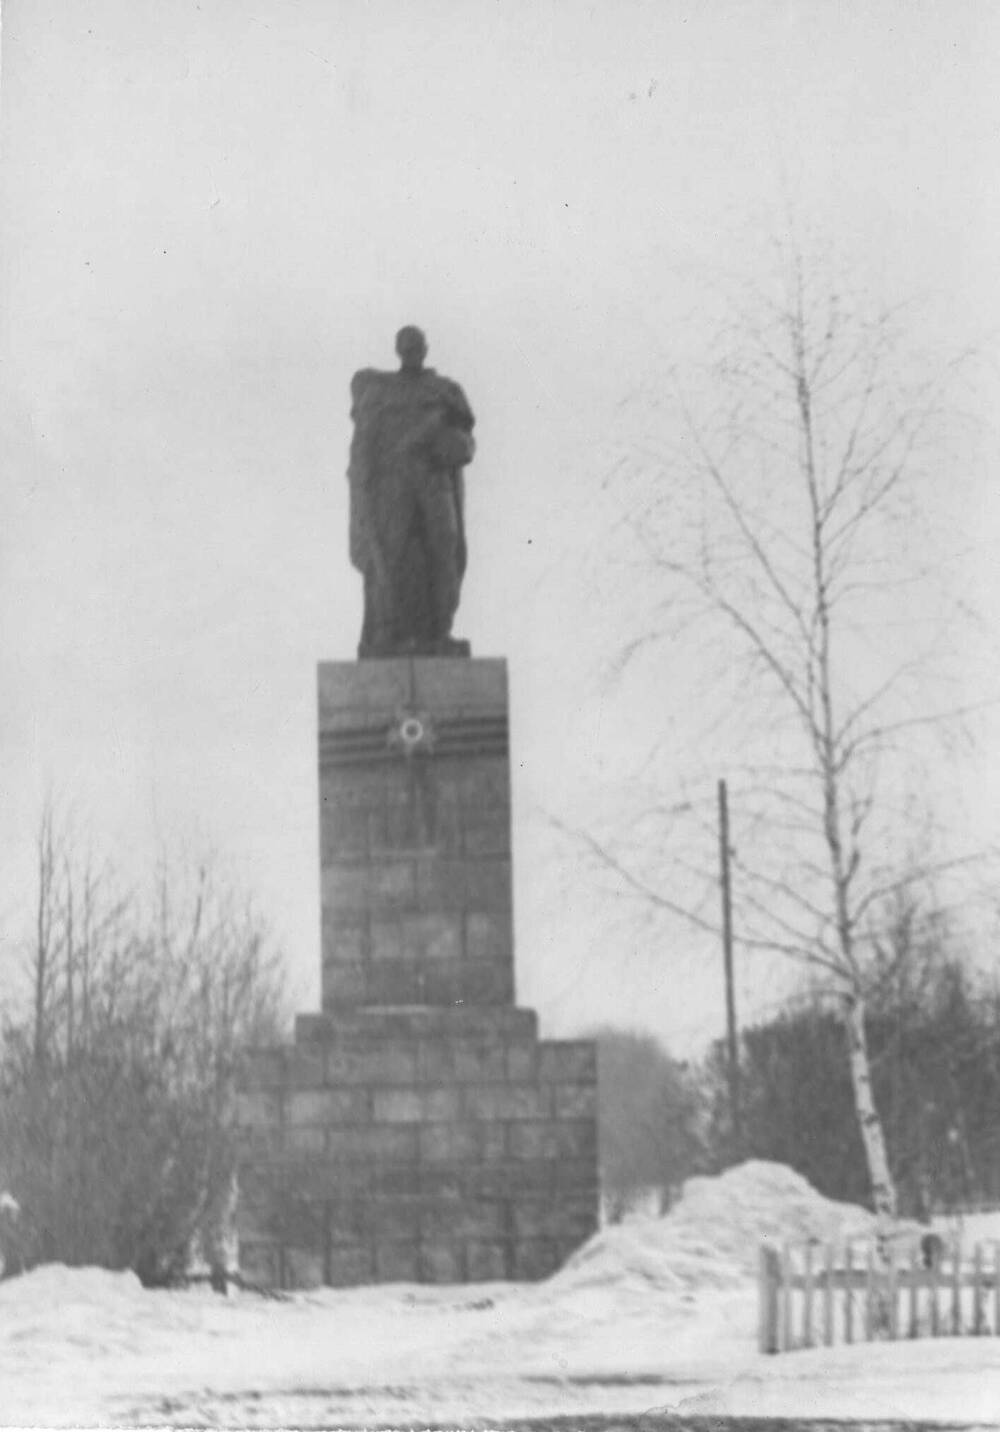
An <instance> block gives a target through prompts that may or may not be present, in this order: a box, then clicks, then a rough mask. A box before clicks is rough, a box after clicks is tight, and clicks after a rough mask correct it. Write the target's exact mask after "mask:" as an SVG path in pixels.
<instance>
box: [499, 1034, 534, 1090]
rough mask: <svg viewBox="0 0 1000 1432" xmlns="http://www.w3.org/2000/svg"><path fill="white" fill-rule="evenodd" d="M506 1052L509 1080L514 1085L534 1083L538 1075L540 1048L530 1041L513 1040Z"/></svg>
mask: <svg viewBox="0 0 1000 1432" xmlns="http://www.w3.org/2000/svg"><path fill="white" fill-rule="evenodd" d="M506 1052H507V1058H506V1065H507V1068H506V1073H507V1078H508V1079H509V1080H511V1082H512V1083H530V1082H533V1081H534V1080H535V1078H536V1076H537V1073H538V1046H537V1045H536V1044H534V1043H532V1042H531V1041H530V1040H512V1041H511V1042H510V1043H509V1044H508V1045H507V1051H506Z"/></svg>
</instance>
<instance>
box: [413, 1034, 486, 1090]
mask: <svg viewBox="0 0 1000 1432" xmlns="http://www.w3.org/2000/svg"><path fill="white" fill-rule="evenodd" d="M417 1068H418V1073H419V1076H420V1078H421V1079H422V1080H424V1081H425V1082H427V1083H433V1082H435V1081H440V1082H441V1083H452V1082H456V1083H468V1082H470V1081H471V1080H479V1081H480V1082H485V1081H486V1080H500V1079H503V1077H504V1075H505V1072H506V1064H505V1059H504V1045H503V1044H502V1043H501V1040H500V1037H499V1036H497V1037H496V1038H494V1039H490V1038H489V1037H488V1036H483V1035H480V1036H478V1037H477V1036H472V1037H459V1038H457V1039H448V1038H446V1037H444V1036H438V1037H437V1038H436V1039H424V1040H421V1042H420V1047H419V1056H418V1061H417Z"/></svg>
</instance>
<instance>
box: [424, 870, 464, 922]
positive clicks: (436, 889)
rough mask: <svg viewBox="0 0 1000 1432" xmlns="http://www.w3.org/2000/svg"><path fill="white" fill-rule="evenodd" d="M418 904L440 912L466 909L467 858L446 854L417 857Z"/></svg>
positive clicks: (431, 911)
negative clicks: (453, 857)
mask: <svg viewBox="0 0 1000 1432" xmlns="http://www.w3.org/2000/svg"><path fill="white" fill-rule="evenodd" d="M414 874H415V881H416V905H417V908H418V909H419V910H422V911H425V912H427V913H429V914H437V913H439V912H441V911H443V910H450V911H455V912H461V911H462V910H464V909H465V862H464V861H463V860H454V859H451V858H449V857H446V856H441V857H438V858H436V859H435V858H422V859H418V860H416V861H414Z"/></svg>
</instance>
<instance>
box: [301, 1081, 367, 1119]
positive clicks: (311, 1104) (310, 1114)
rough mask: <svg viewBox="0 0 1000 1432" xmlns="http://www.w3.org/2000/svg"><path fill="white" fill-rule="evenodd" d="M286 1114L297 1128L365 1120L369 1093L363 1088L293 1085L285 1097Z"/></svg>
mask: <svg viewBox="0 0 1000 1432" xmlns="http://www.w3.org/2000/svg"><path fill="white" fill-rule="evenodd" d="M285 1117H286V1121H287V1122H288V1123H289V1124H290V1125H292V1126H293V1127H294V1128H298V1127H301V1126H302V1125H304V1124H319V1125H322V1126H323V1127H324V1128H325V1127H327V1126H328V1125H330V1124H359V1123H364V1122H365V1120H366V1119H367V1118H368V1095H367V1093H366V1092H365V1090H364V1089H293V1090H291V1091H290V1092H289V1094H288V1095H287V1097H286V1100H285Z"/></svg>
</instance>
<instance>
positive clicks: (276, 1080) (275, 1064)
mask: <svg viewBox="0 0 1000 1432" xmlns="http://www.w3.org/2000/svg"><path fill="white" fill-rule="evenodd" d="M284 1082H285V1051H284V1050H283V1049H248V1050H247V1052H246V1054H245V1056H244V1059H243V1067H242V1069H241V1071H240V1087H241V1089H243V1090H245V1091H246V1092H247V1093H251V1092H252V1091H253V1090H255V1089H274V1088H280V1087H281V1086H282V1085H283V1084H284Z"/></svg>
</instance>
